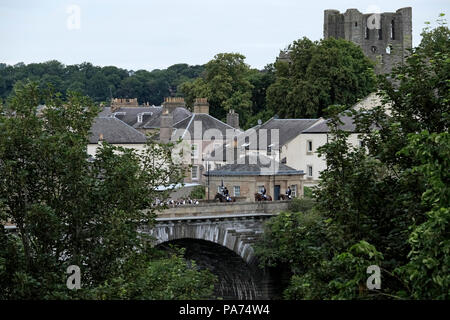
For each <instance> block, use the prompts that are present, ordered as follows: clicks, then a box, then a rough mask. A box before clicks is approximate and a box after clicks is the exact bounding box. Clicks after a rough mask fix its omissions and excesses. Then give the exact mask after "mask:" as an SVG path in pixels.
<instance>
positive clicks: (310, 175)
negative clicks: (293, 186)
mask: <svg viewBox="0 0 450 320" xmlns="http://www.w3.org/2000/svg"><path fill="white" fill-rule="evenodd" d="M307 173H308V177H312V176H313V167H312V166H311V165H308V166H307Z"/></svg>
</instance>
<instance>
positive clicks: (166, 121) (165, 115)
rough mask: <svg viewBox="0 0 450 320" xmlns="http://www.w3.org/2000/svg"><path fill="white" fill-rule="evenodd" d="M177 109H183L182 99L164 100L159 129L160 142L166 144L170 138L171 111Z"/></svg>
mask: <svg viewBox="0 0 450 320" xmlns="http://www.w3.org/2000/svg"><path fill="white" fill-rule="evenodd" d="M178 107H183V108H184V107H185V103H184V98H180V97H168V98H164V103H163V108H162V113H161V123H160V129H159V140H160V141H161V142H164V143H167V142H169V141H170V138H171V137H172V130H173V129H172V126H173V111H174V110H175V109H176V108H178Z"/></svg>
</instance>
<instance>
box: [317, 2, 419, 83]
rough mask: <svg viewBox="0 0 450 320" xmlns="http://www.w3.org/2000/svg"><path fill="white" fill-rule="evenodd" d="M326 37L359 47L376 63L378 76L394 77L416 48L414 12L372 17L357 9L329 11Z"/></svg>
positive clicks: (327, 12) (398, 12)
mask: <svg viewBox="0 0 450 320" xmlns="http://www.w3.org/2000/svg"><path fill="white" fill-rule="evenodd" d="M323 36H324V38H325V39H327V38H330V37H334V38H336V39H345V40H349V41H352V42H354V43H356V44H357V45H359V46H360V47H361V48H362V50H363V52H364V53H365V55H366V56H367V57H369V58H370V59H372V60H373V61H374V62H375V63H376V65H375V73H377V74H380V73H390V72H391V70H392V68H393V67H394V66H395V65H396V64H398V63H403V62H404V60H405V57H406V55H407V54H408V49H411V48H412V9H411V7H407V8H401V9H398V10H397V11H396V12H384V13H368V14H362V13H361V12H359V11H358V10H357V9H348V10H347V11H346V12H345V13H340V12H339V11H337V10H325V11H324V24H323Z"/></svg>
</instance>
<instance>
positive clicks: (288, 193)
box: [286, 186, 292, 199]
mask: <svg viewBox="0 0 450 320" xmlns="http://www.w3.org/2000/svg"><path fill="white" fill-rule="evenodd" d="M291 194H292V190H291V187H290V186H288V188H287V190H286V196H287V198H288V199H292V198H291Z"/></svg>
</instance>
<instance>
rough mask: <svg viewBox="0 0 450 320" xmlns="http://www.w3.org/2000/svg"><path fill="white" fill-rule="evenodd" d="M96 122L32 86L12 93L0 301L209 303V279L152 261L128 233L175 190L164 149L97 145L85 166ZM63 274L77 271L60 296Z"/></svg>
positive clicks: (0, 202) (143, 239)
mask: <svg viewBox="0 0 450 320" xmlns="http://www.w3.org/2000/svg"><path fill="white" fill-rule="evenodd" d="M41 101H43V102H44V103H45V105H46V108H45V109H43V110H38V109H37V106H38V105H39V103H40V102H41ZM97 113H98V108H97V107H96V106H95V105H94V104H93V103H92V102H91V101H90V100H89V99H88V98H86V97H83V96H81V95H80V94H76V93H72V92H68V93H67V100H63V99H61V97H60V95H58V94H54V93H53V92H52V91H51V90H46V89H42V88H40V87H38V86H37V85H36V84H27V85H25V86H21V85H17V86H16V88H15V91H14V94H13V95H12V96H11V97H10V99H8V102H7V104H6V105H3V106H1V109H0V221H2V222H5V221H10V222H12V223H14V224H15V225H16V226H17V233H7V232H6V231H5V229H4V228H3V227H2V228H0V288H1V290H0V299H65V298H94V299H107V298H116V297H121V298H133V299H148V298H155V299H175V298H187V297H189V298H193V299H195V298H205V297H206V296H209V295H210V294H211V293H212V284H213V280H214V277H212V276H211V274H209V273H208V272H204V271H198V270H196V269H195V268H193V267H192V266H189V265H188V264H186V263H185V262H183V259H182V258H181V257H180V256H168V257H166V256H162V255H161V253H159V252H158V251H157V250H156V249H154V248H153V247H152V245H151V243H150V241H151V239H150V238H149V237H148V236H146V235H145V234H144V233H139V232H138V228H140V227H143V226H146V225H147V226H152V224H153V222H154V217H155V209H154V207H152V206H151V203H152V202H153V201H154V199H155V198H156V197H159V198H161V197H162V196H164V195H162V194H161V193H158V194H156V193H157V191H155V186H159V185H169V184H171V183H177V182H179V181H180V178H181V169H180V168H179V167H177V166H176V165H175V164H174V163H173V162H172V161H171V159H172V158H171V156H170V147H171V146H170V145H159V144H155V143H152V142H149V143H148V145H147V149H146V151H145V152H144V153H137V152H136V151H134V150H133V149H129V148H122V147H114V146H112V145H108V144H107V143H104V144H102V145H101V146H100V147H99V148H98V150H97V154H96V156H95V157H94V158H91V157H89V156H88V154H87V143H88V136H89V130H90V128H91V125H92V121H93V118H94V117H95V116H96V114H97ZM154 163H164V165H161V166H154V165H153V164H154ZM69 265H77V266H79V267H80V269H81V290H73V291H72V290H69V289H67V287H66V279H67V277H68V275H67V274H66V270H67V267H68V266H69ZM123 283H126V285H122V284H123ZM119 284H120V285H119Z"/></svg>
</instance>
